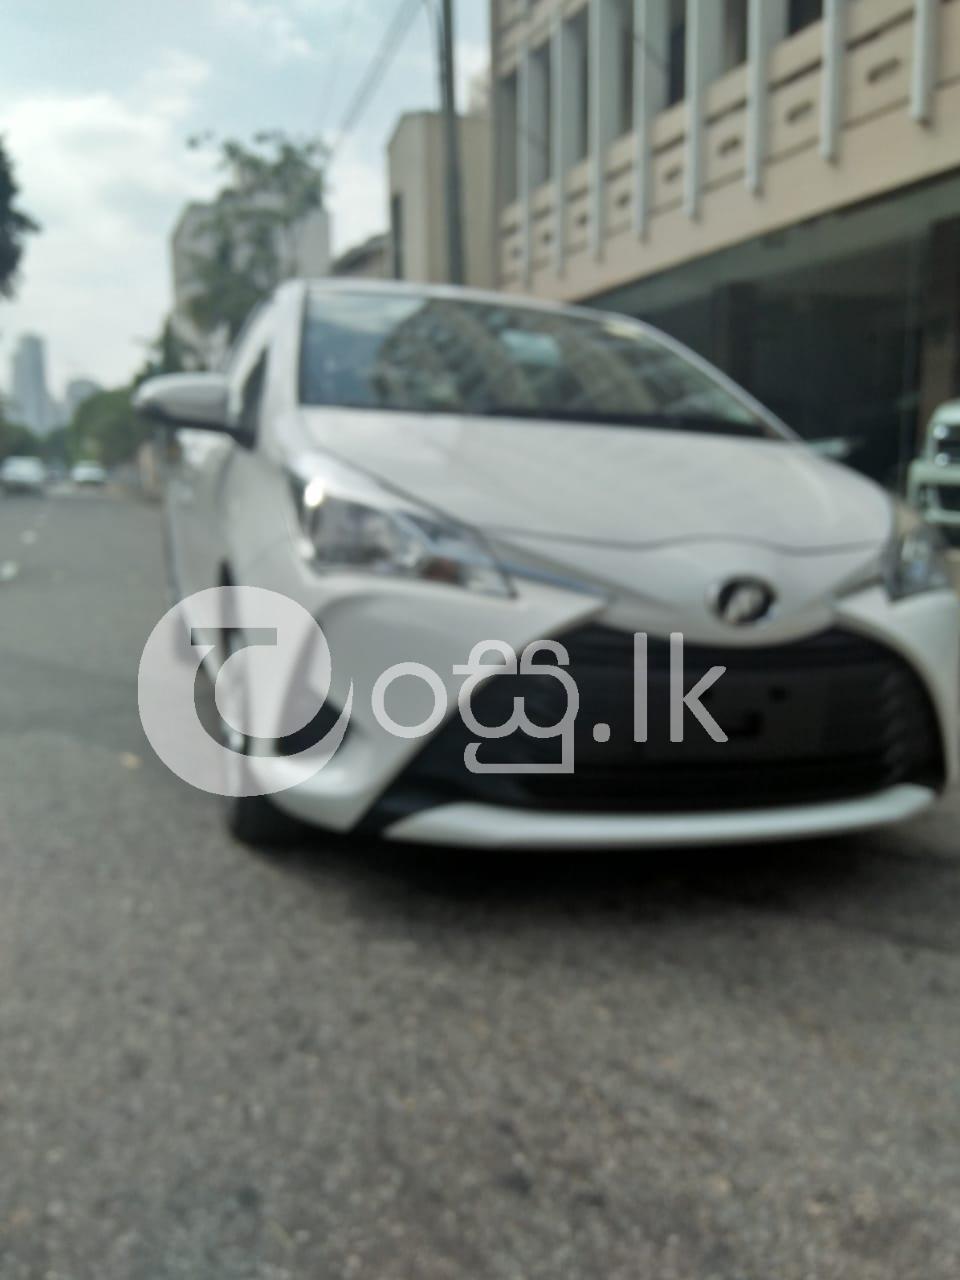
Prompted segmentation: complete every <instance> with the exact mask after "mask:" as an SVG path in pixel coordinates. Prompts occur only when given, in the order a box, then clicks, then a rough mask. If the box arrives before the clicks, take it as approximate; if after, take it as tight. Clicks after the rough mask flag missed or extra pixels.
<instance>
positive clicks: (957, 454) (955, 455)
mask: <svg viewBox="0 0 960 1280" xmlns="http://www.w3.org/2000/svg"><path fill="white" fill-rule="evenodd" d="M907 496H908V500H909V502H910V503H911V504H912V505H913V506H914V507H916V508H917V510H918V511H920V512H921V513H922V514H923V517H924V519H925V520H927V521H928V522H929V523H930V524H933V525H936V526H937V527H938V528H939V529H941V530H942V531H943V533H944V534H945V535H946V536H947V538H948V539H949V540H950V541H960V400H950V401H948V402H947V403H946V404H942V405H941V406H940V408H939V409H938V410H937V411H936V413H935V414H934V415H933V417H932V418H931V420H930V424H929V426H928V427H927V434H926V438H925V440H924V445H923V453H922V454H921V455H920V457H919V458H917V459H915V461H914V462H913V463H912V464H911V467H910V473H909V476H908V480H907Z"/></svg>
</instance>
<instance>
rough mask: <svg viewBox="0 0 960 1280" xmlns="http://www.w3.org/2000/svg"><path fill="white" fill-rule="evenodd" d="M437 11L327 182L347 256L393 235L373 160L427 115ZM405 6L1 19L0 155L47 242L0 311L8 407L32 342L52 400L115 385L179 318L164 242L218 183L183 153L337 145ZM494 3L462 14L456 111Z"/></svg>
mask: <svg viewBox="0 0 960 1280" xmlns="http://www.w3.org/2000/svg"><path fill="white" fill-rule="evenodd" d="M429 2H430V0H424V4H423V9H422V12H420V13H419V14H418V15H417V18H416V20H415V22H414V24H413V26H412V27H411V29H410V31H409V33H408V34H407V36H406V37H405V39H404V40H403V42H402V44H401V45H400V47H399V48H398V50H397V52H396V56H395V58H394V60H393V62H392V64H391V66H390V68H389V70H388V72H387V73H386V75H385V76H384V78H383V80H382V82H381V84H380V87H379V89H378V91H377V93H376V94H375V96H374V98H373V99H372V101H371V103H370V105H369V107H368V109H367V110H366V112H365V113H364V115H363V116H362V118H361V120H360V121H359V123H358V124H357V125H356V127H355V128H354V130H353V131H352V132H351V133H350V134H348V135H347V137H345V138H344V139H343V140H342V143H341V144H340V146H338V148H337V153H336V158H335V161H334V164H333V167H332V169H331V171H330V174H329V182H330V187H331V191H330V196H329V201H328V203H329V207H330V211H331V215H332V230H333V243H334V249H335V251H338V252H339V251H340V250H342V249H344V248H346V247H348V246H349V245H351V244H354V243H356V242H358V241H360V240H362V239H364V238H365V237H366V236H368V235H371V234H373V233H374V232H376V231H382V230H384V228H385V226H386V222H387V212H386V203H387V201H386V190H385V188H386V171H385V166H386V160H385V154H384V149H385V145H386V142H387V140H388V139H389V137H390V134H391V133H392V131H393V127H394V125H395V123H396V121H397V119H398V117H399V116H400V115H401V114H402V113H403V112H404V111H411V110H420V109H424V108H427V109H430V108H433V107H435V106H436V104H437V73H436V66H435V45H434V33H433V29H432V26H431V24H430V21H429V18H428V12H427V11H428V6H429ZM398 3H399V0H83V3H82V4H78V3H77V0H5V3H4V4H3V7H2V11H0V136H2V137H3V139H4V142H5V145H6V147H7V150H8V152H9V153H10V155H11V157H12V159H13V162H14V166H15V171H16V177H17V180H18V182H19V184H20V187H21V195H20V204H21V206H22V207H23V209H24V210H26V211H27V212H28V213H30V214H31V215H32V216H33V217H34V218H36V220H37V221H38V222H40V223H41V224H42V227H43V231H42V233H41V234H40V235H38V236H33V237H31V238H30V240H29V242H28V247H27V252H26V254H25V258H24V261H23V264H22V269H21V275H20V282H19V287H18V290H17V296H16V298H15V299H14V301H13V302H12V303H11V302H8V301H6V300H4V299H0V387H6V386H8V385H9V361H10V354H11V352H12V349H13V346H14V344H15V341H16V338H17V336H18V335H19V334H20V333H23V332H35V333H39V334H42V335H43V336H44V337H45V338H46V341H47V368H48V382H49V383H50V387H51V390H52V391H53V393H54V394H55V395H58V396H59V395H61V394H62V391H63V387H64V384H65V383H66V381H67V380H68V379H70V378H74V377H92V378H95V379H96V380H97V381H99V382H101V383H103V384H105V385H110V384H114V385H115V384H118V383H122V382H125V381H126V380H127V379H128V378H129V377H130V375H131V374H132V373H133V371H134V370H135V369H136V367H137V366H138V365H139V364H141V363H142V361H143V359H144V355H145V348H146V344H147V343H148V341H149V340H150V339H151V338H152V337H153V336H154V335H156V334H157V333H158V332H159V329H160V326H161V323H162V320H163V317H164V315H165V314H166V312H167V311H168V310H169V308H170V302H171V299H170V283H169V277H170V267H169V257H168V239H169V234H170V231H171V230H172V228H173V226H174V223H175V222H176V219H177V216H178V214H179V211H180V209H181V208H182V206H183V205H184V204H185V203H186V202H187V201H189V200H193V199H203V198H205V197H207V196H209V195H211V194H213V192H214V191H215V190H216V189H217V186H218V184H219V183H220V182H221V181H222V175H220V174H218V172H217V169H216V163H215V156H214V154H213V152H212V151H206V152H204V151H196V150H190V149H189V148H188V147H187V139H188V138H189V137H190V136H191V135H194V134H197V133H200V132H204V131H212V132H213V133H214V134H216V135H218V136H221V137H237V138H245V139H249V138H251V137H252V135H253V134H254V133H256V132H257V131H259V130H261V129H283V130H285V131H287V132H288V133H290V134H292V135H295V136H299V137H307V136H316V135H317V134H320V135H322V136H324V137H326V138H327V140H328V141H332V140H333V139H334V138H336V137H337V134H338V131H339V127H340V124H341V122H342V120H343V117H344V114H345V112H346V109H347V106H348V105H349V102H350V100H351V99H352V97H353V95H354V93H355V91H356V89H357V86H358V85H359V83H360V81H361V79H362V78H363V75H364V73H365V71H366V70H367V68H368V66H369V65H370V62H371V60H372V58H373V56H374V53H375V51H376V49H377V47H378V44H379V41H380V40H381V38H382V35H383V32H384V31H385V29H386V28H387V26H388V24H389V22H390V21H391V19H392V18H393V15H394V13H395V11H396V9H397V7H398ZM487 10H488V4H487V0H457V45H458V55H459V67H458V81H459V83H460V95H461V96H460V101H461V103H463V102H464V92H465V87H466V84H467V82H468V81H469V79H470V77H471V76H473V75H475V74H476V73H478V72H479V71H481V70H482V69H483V68H484V67H485V66H486V65H487V62H488V35H487V31H488V14H487Z"/></svg>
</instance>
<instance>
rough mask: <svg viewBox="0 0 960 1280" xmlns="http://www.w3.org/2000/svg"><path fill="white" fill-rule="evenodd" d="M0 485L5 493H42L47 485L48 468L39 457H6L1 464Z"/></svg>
mask: <svg viewBox="0 0 960 1280" xmlns="http://www.w3.org/2000/svg"><path fill="white" fill-rule="evenodd" d="M0 487H2V488H3V490H4V492H5V493H30V494H42V493H44V492H45V490H46V487H47V469H46V467H45V466H44V465H43V462H42V461H41V460H40V459H39V458H20V457H13V458H6V459H5V460H4V461H3V463H2V464H0Z"/></svg>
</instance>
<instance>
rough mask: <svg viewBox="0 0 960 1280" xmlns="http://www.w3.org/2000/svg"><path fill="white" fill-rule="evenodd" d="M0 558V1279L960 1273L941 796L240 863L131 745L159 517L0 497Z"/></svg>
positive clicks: (877, 1279) (605, 1279)
mask: <svg viewBox="0 0 960 1280" xmlns="http://www.w3.org/2000/svg"><path fill="white" fill-rule="evenodd" d="M4 565H6V566H8V568H7V571H6V572H2V571H0V662H2V681H0V957H2V976H3V994H2V999H0V1046H2V1054H3V1056H2V1072H0V1151H2V1153H3V1158H2V1160H0V1280H168V1278H169V1280H172V1278H173V1277H190V1278H191V1280H201V1278H209V1280H247V1278H250V1280H252V1278H254V1277H256V1278H260V1277H263V1278H265V1280H282V1278H284V1277H296V1278H298V1280H299V1278H300V1277H306V1278H308V1280H314V1278H318V1280H326V1278H327V1277H329V1278H330V1280H340V1278H344V1277H346V1278H350V1277H357V1278H359V1280H486V1278H490V1280H521V1278H522V1280H568V1278H569V1280H638V1278H641V1280H648V1278H649V1280H770V1278H771V1277H776V1280H849V1278H851V1277H855V1278H856V1280H914V1278H915V1280H955V1278H956V1276H958V1275H960V1015H958V1000H960V944H958V919H960V850H958V846H957V837H956V832H957V819H958V816H960V801H958V799H957V798H953V799H951V800H950V801H949V803H947V804H946V805H945V806H944V807H942V808H941V809H940V810H939V812H937V813H936V814H935V815H934V816H932V817H930V818H927V819H924V820H921V821H919V822H917V823H914V824H913V825H910V826H908V827H906V828H903V829H899V830H895V831H892V832H889V833H884V834H881V835H875V836H871V837H869V838H862V839H860V840H858V841H856V842H846V843H844V842H840V841H838V842H835V843H830V844H821V845H819V846H804V845H791V846H785V847H774V848H764V849H755V850H752V851H750V852H741V851H731V852H724V851H714V852H711V853H709V854H706V853H704V854H697V853H692V854H676V853H673V854H670V855H669V856H667V855H659V856H656V857H651V856H649V855H638V856H632V857H602V858H601V857H597V856H595V855H590V856H589V857H587V856H584V857H583V858H576V857H572V858H550V857H542V856H541V857H536V858H534V857H524V858H520V857H516V856H508V855H503V856H498V857H491V856H489V855H483V856H474V855H467V854H464V853H463V852H457V853H453V852H451V853H443V852H434V853H429V854H426V853H423V852H421V851H417V850H403V849H384V848H377V847H370V848H363V847H360V846H357V845H350V844H349V843H347V842H342V841H335V840H331V839H328V838H326V837H323V836H317V837H315V838H313V839H310V838H306V839H305V841H304V846H303V848H301V849H298V850H296V851H294V852H292V853H289V854H285V855H283V856H279V857H270V856H267V855H264V856H256V855H253V854H251V853H250V852H248V851H245V850H243V849H241V848H239V847H236V846H234V845H232V844H231V842H230V841H229V840H228V838H227V837H226V836H225V834H224V832H223V830H222V827H221V821H220V813H219V807H218V802H217V801H216V800H215V799H213V798H211V797H208V796H206V795H203V794H200V793H198V792H194V791H192V790H191V789H190V788H188V787H187V786H186V785H185V784H183V783H181V782H180V781H178V780H177V779H176V778H174V777H173V776H172V775H170V774H169V773H168V772H167V771H166V770H165V769H164V768H163V766H162V765H161V764H160V763H159V762H158V761H157V760H156V758H155V757H154V756H153V754H152V752H151V751H150V748H149V747H148V745H147V743H146V741H145V739H144V735H143V733H142V730H141V728H140V724H139V719H138V713H137V665H138V662H139V657H140V652H141V649H142V647H143V644H144V641H145V640H146V637H147V635H148V634H149V632H150V630H151V629H152V627H153V625H154V624H155V622H156V621H157V620H158V618H159V617H160V615H161V613H163V612H164V611H165V609H166V608H167V604H168V601H167V596H166V586H165V578H164V568H163V560H162V538H161V513H160V511H159V509H158V508H156V507H152V506H146V505H141V504H138V503H135V502H133V501H129V500H127V499H126V498H124V497H122V496H117V495H114V494H110V493H104V494H99V493H98V494H62V495H58V496H53V497H50V498H49V499H47V500H46V501H39V500H33V499H22V500H21V499H12V498H11V499H0V570H3V566H4ZM4 579H8V580H4Z"/></svg>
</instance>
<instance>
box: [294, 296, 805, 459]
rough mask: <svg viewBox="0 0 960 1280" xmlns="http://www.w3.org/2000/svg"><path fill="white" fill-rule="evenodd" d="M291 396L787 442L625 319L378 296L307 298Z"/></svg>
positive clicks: (735, 398)
mask: <svg viewBox="0 0 960 1280" xmlns="http://www.w3.org/2000/svg"><path fill="white" fill-rule="evenodd" d="M300 398H301V401H302V403H303V404H306V405H327V406H340V407H344V408H353V409H378V410H395V411H400V412H408V413H453V414H467V415H477V416H485V417H493V416H495V417H518V418H527V419H533V420H544V421H556V420H558V419H559V420H570V421H576V422H597V423H605V424H613V425H623V426H637V427H667V428H673V429H677V428H686V429H689V430H703V431H713V432H721V433H723V434H731V435H745V436H754V437H764V438H771V439H783V438H784V436H783V433H782V432H780V431H779V430H777V428H776V427H775V426H774V425H773V423H772V422H770V421H768V420H767V419H765V418H763V417H761V416H760V415H759V414H758V413H757V412H755V411H754V410H753V409H752V408H751V406H750V405H749V404H748V403H746V402H745V401H743V400H741V399H740V398H739V397H738V396H736V395H735V394H733V393H732V392H731V391H729V390H728V389H727V387H726V386H725V385H724V384H723V383H722V382H721V381H720V380H719V379H718V378H715V377H713V376H712V375H711V374H710V373H708V372H706V371H704V370H703V369H702V368H701V367H700V366H699V365H698V364H695V363H694V362H693V361H691V360H689V359H687V358H686V357H685V356H683V355H682V354H680V353H678V352H677V351H675V350H674V349H673V348H672V347H671V346H670V345H668V344H667V343H665V342H663V341H661V340H659V339H658V338H657V337H656V336H655V335H654V334H652V333H651V332H650V331H649V330H647V329H646V328H644V327H643V326H641V325H639V324H636V323H635V322H633V321H631V320H627V319H624V318H622V317H619V316H615V315H611V316H609V317H605V316H600V315H596V316H594V315H588V314H585V313H577V312H572V311H561V310H556V311H553V310H549V309H546V308H534V307H522V306H512V305H507V304H500V303H497V302H481V301H475V300H473V299H468V298H462V299H461V298H453V297H429V296H427V297H425V296H418V295H416V294H409V293H391V292H388V291H386V290H384V291H378V290H367V291H359V290H358V291H356V292H351V291H348V290H345V291H342V292H341V291H338V290H327V291H324V290H317V291H314V292H312V293H311V294H310V295H309V297H308V300H307V306H306V313H305V319H304V327H303V344H302V352H301V362H300Z"/></svg>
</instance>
